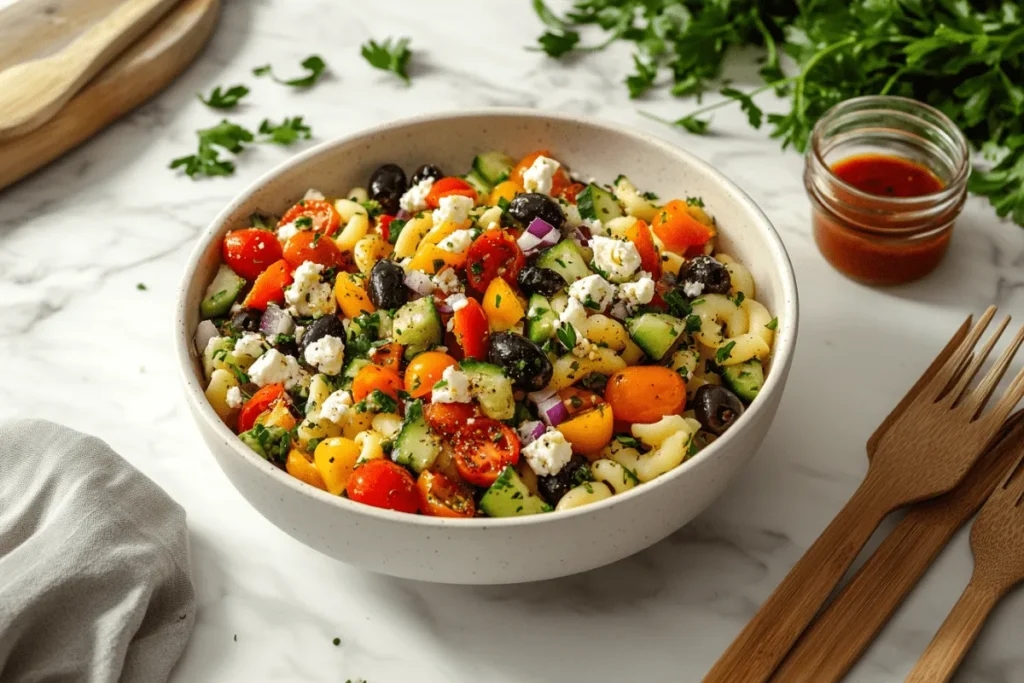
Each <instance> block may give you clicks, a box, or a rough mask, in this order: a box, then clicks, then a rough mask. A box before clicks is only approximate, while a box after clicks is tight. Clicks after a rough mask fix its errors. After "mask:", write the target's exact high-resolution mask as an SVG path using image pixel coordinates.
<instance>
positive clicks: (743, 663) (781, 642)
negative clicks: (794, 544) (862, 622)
mask: <svg viewBox="0 0 1024 683" xmlns="http://www.w3.org/2000/svg"><path fill="white" fill-rule="evenodd" d="M877 490H878V489H877V487H876V485H875V480H874V479H873V478H872V477H871V475H870V471H869V475H868V477H867V478H865V480H864V482H863V483H862V484H861V485H860V487H859V488H858V489H857V492H856V493H854V494H853V497H852V498H850V500H849V501H848V502H847V503H846V505H845V506H844V507H843V509H842V510H841V511H840V512H839V514H838V515H836V517H835V519H833V520H832V522H831V523H830V524H829V525H828V527H827V528H826V529H825V531H824V532H822V534H821V536H819V537H818V539H817V540H816V541H815V542H814V544H813V545H812V546H811V547H810V548H809V549H808V550H807V552H806V553H804V556H803V557H801V558H800V561H799V562H797V563H796V565H794V566H793V568H792V569H791V570H790V572H789V574H787V575H786V578H785V579H783V580H782V583H780V584H779V586H778V587H777V588H776V589H775V591H774V592H773V593H772V594H771V596H770V597H769V598H768V599H767V600H766V601H765V603H764V604H763V605H761V609H759V610H758V612H757V614H756V615H754V618H753V619H751V621H750V623H749V624H747V626H746V628H744V629H743V631H742V632H741V633H740V635H739V636H737V638H736V640H734V641H733V643H732V645H730V646H729V649H728V650H726V651H725V653H724V654H723V655H722V656H721V657H720V658H719V660H718V662H716V663H715V666H714V667H712V669H711V671H710V672H708V675H707V676H706V677H705V678H704V683H736V681H743V682H744V683H755V682H757V681H766V680H768V678H769V677H770V676H771V675H772V673H773V672H774V671H775V669H776V667H778V665H779V663H780V662H782V660H783V658H784V657H785V656H786V654H787V653H788V652H789V649H790V647H792V645H793V643H794V642H795V641H796V639H797V638H798V637H799V636H800V634H801V633H802V632H803V630H804V629H805V628H807V625H808V624H809V623H811V620H812V619H813V618H814V616H815V615H816V614H817V613H818V610H819V609H820V608H821V606H822V604H824V602H825V600H826V599H827V598H828V596H829V594H830V593H831V592H832V590H833V589H834V588H835V587H836V585H837V584H838V583H839V581H840V580H841V579H842V578H843V575H844V574H845V573H846V570H847V569H849V568H850V565H851V564H853V561H854V559H856V557H857V554H858V553H859V552H860V550H861V548H863V547H864V545H865V544H866V543H867V542H868V539H870V538H871V534H872V533H874V531H875V529H877V528H878V525H879V524H880V523H881V522H882V519H884V518H885V516H886V515H887V514H888V513H889V511H890V506H889V505H887V504H884V503H883V502H882V499H880V498H879V496H878V494H877Z"/></svg>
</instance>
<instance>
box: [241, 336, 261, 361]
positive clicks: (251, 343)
mask: <svg viewBox="0 0 1024 683" xmlns="http://www.w3.org/2000/svg"><path fill="white" fill-rule="evenodd" d="M266 350H267V344H266V342H265V340H264V339H263V335H261V334H258V333H256V332H246V333H245V334H243V335H242V336H241V337H239V338H238V341H236V342H235V357H236V358H246V359H251V360H255V359H257V358H259V357H260V356H262V355H263V352H264V351H266Z"/></svg>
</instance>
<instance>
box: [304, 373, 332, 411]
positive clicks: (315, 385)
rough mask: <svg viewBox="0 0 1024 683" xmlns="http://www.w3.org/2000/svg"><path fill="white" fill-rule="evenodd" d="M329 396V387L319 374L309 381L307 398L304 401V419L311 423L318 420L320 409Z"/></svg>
mask: <svg viewBox="0 0 1024 683" xmlns="http://www.w3.org/2000/svg"><path fill="white" fill-rule="evenodd" d="M330 395H331V387H330V385H328V384H327V380H326V379H324V376H323V375H321V374H320V373H317V374H315V375H313V378H312V379H311V380H309V398H307V399H306V418H307V419H311V420H313V421H316V420H319V419H320V407H321V406H323V404H324V401H326V400H327V397H328V396H330Z"/></svg>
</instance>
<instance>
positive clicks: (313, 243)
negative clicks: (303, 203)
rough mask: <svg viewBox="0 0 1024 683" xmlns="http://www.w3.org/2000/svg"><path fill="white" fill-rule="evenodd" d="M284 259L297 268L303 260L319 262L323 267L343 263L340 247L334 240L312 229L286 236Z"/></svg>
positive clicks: (336, 265) (334, 266)
mask: <svg viewBox="0 0 1024 683" xmlns="http://www.w3.org/2000/svg"><path fill="white" fill-rule="evenodd" d="M284 260H285V261H287V262H288V265H289V266H291V267H292V268H298V267H299V266H301V265H302V264H303V263H304V262H305V261H312V262H313V263H319V264H320V265H321V266H323V267H324V268H337V267H340V266H341V265H343V264H344V258H343V257H342V255H341V249H338V245H336V244H335V243H334V240H332V239H329V238H327V237H324V234H323V233H322V232H314V231H312V230H303V231H302V232H297V233H295V234H294V235H292V236H291V237H289V238H288V241H287V242H285V243H284Z"/></svg>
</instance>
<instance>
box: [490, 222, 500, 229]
mask: <svg viewBox="0 0 1024 683" xmlns="http://www.w3.org/2000/svg"><path fill="white" fill-rule="evenodd" d="M500 229H501V225H500V224H499V223H498V222H497V221H491V222H490V223H488V224H487V230H500Z"/></svg>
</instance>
